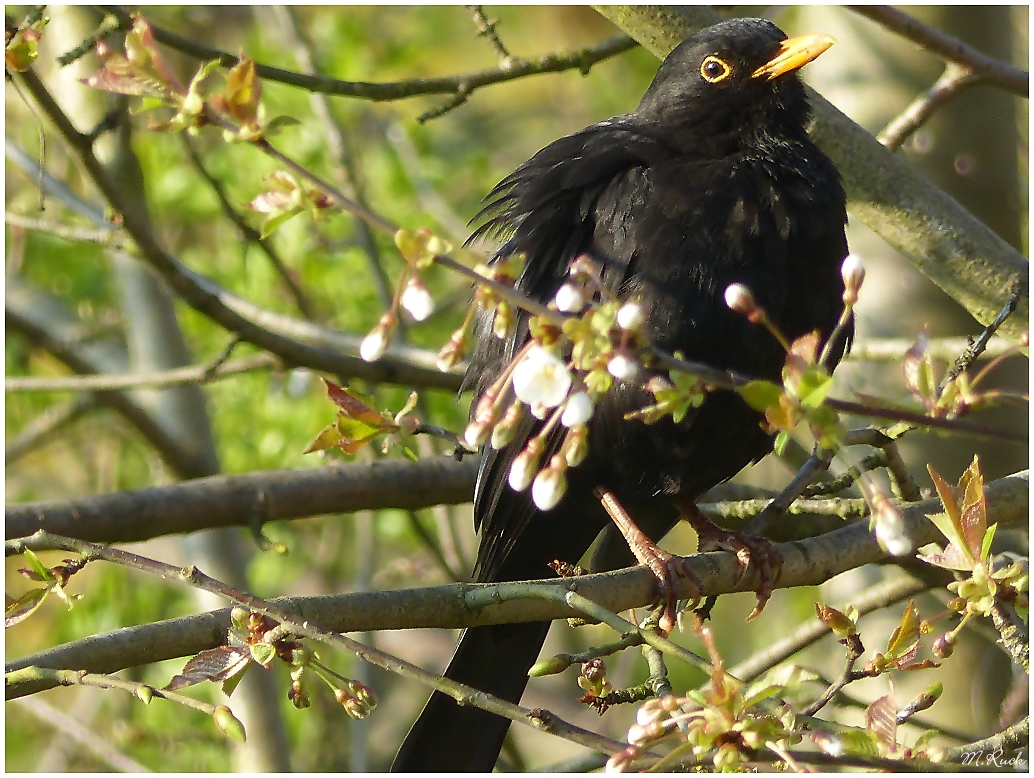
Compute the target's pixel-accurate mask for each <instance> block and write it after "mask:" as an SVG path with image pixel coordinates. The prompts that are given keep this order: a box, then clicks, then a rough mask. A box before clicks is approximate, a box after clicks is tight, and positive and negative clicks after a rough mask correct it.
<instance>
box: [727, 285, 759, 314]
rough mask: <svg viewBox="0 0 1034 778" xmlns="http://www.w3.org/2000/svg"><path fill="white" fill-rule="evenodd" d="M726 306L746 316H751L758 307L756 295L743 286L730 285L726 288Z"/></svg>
mask: <svg viewBox="0 0 1034 778" xmlns="http://www.w3.org/2000/svg"><path fill="white" fill-rule="evenodd" d="M725 304H726V305H728V306H729V308H731V309H732V310H734V311H736V313H742V314H743V315H744V316H750V315H751V314H753V313H754V312H755V311H756V310H757V307H758V306H757V303H755V302H754V295H753V294H751V292H750V290H749V289H748V288H747V287H745V286H744V285H743V284H729V285H728V286H727V287H725Z"/></svg>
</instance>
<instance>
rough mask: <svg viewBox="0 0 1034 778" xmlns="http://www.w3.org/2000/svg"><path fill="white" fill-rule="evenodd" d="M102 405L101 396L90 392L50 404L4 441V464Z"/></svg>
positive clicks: (12, 461)
mask: <svg viewBox="0 0 1034 778" xmlns="http://www.w3.org/2000/svg"><path fill="white" fill-rule="evenodd" d="M102 405H103V402H102V401H101V398H100V397H99V396H98V395H96V394H94V393H92V392H91V393H89V394H80V395H78V396H76V397H74V398H72V399H71V400H68V401H66V402H63V403H57V404H55V405H52V406H50V407H49V408H47V410H45V411H44V412H43V413H41V414H40V415H39V416H37V417H36V418H34V419H33V420H32V421H30V422H29V423H28V424H26V425H25V426H24V427H23V428H22V429H21V431H20V432H19V433H18V434H17V435H16V436H14V437H13V438H11V439H9V440H7V441H5V444H4V464H5V465H11V464H13V463H14V462H16V461H17V460H18V459H20V458H21V457H23V456H25V455H26V454H28V453H29V452H30V451H33V450H34V449H36V448H39V447H40V446H42V445H43V444H44V443H46V442H47V440H49V439H50V438H51V437H52V436H53V435H54V433H56V432H58V431H60V430H61V429H63V428H65V427H67V426H68V425H69V424H71V423H72V422H74V421H75V420H77V419H79V418H80V417H82V416H84V415H85V414H87V413H89V412H90V411H92V410H94V409H96V408H99V407H101V406H102Z"/></svg>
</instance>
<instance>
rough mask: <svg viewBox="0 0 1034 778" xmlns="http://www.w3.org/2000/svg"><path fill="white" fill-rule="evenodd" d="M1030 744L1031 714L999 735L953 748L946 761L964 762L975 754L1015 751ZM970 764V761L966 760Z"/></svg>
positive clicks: (948, 752)
mask: <svg viewBox="0 0 1034 778" xmlns="http://www.w3.org/2000/svg"><path fill="white" fill-rule="evenodd" d="M1029 745H1030V716H1025V717H1024V719H1023V721H1021V722H1019V723H1017V724H1013V725H1012V726H1011V727H1009V728H1008V729H1006V730H1004V731H1002V732H999V733H998V734H997V735H992V736H991V737H988V738H984V739H983V740H977V741H975V742H973V743H967V744H966V745H964V746H958V747H957V748H951V749H949V750H948V751H946V752H945V754H944V759H945V761H948V762H962V761H965V760H968V759H972V758H973V754H982V755H990V754H994V753H996V752H999V751H1002V752H1006V751H1013V750H1016V749H1019V748H1024V747H1026V746H1029ZM966 764H968V762H966Z"/></svg>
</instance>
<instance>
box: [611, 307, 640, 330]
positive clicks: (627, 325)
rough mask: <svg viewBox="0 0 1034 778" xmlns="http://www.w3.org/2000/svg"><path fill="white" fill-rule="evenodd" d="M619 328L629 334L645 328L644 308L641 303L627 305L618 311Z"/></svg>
mask: <svg viewBox="0 0 1034 778" xmlns="http://www.w3.org/2000/svg"><path fill="white" fill-rule="evenodd" d="M617 318H618V326H619V327H620V328H621V329H623V330H626V331H627V332H635V331H636V330H638V329H639V328H640V327H642V326H643V319H644V318H646V314H644V313H643V306H641V305H640V304H639V303H625V304H624V305H622V306H621V308H619V309H618V317H617Z"/></svg>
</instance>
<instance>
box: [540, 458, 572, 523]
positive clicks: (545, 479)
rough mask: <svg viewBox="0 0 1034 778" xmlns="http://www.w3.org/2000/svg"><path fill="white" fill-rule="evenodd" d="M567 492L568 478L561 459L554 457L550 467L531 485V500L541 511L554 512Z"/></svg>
mask: <svg viewBox="0 0 1034 778" xmlns="http://www.w3.org/2000/svg"><path fill="white" fill-rule="evenodd" d="M566 491H567V476H566V475H564V467H563V465H562V462H561V460H560V459H559V458H557V457H554V459H553V462H551V463H550V465H549V467H547V468H546V469H545V470H543V471H541V472H540V473H539V474H538V475H537V476H535V483H533V484H532V485H531V499H532V502H534V503H535V507H537V508H538V509H539V510H540V511H548V510H552V509H553V508H555V507H556V506H557V503H559V502H560V500H561V498H562V497H563V496H564V492H566Z"/></svg>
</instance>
